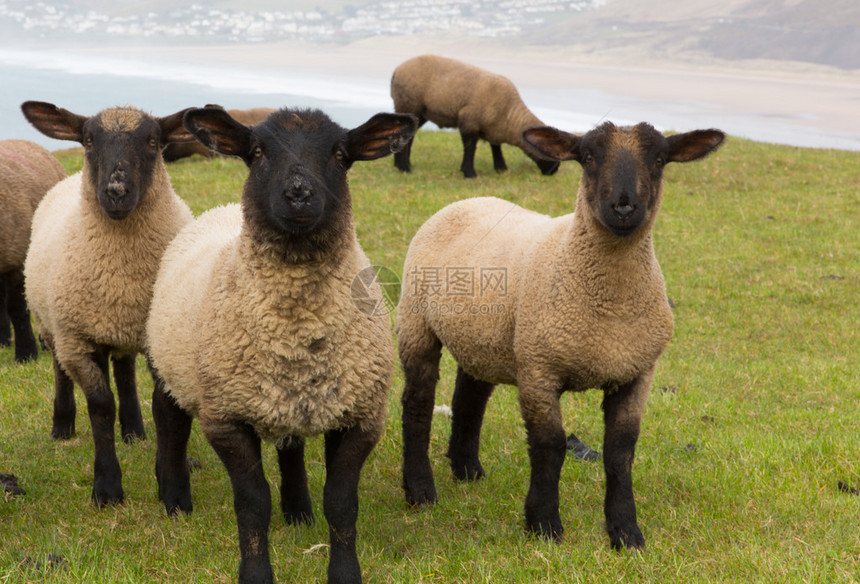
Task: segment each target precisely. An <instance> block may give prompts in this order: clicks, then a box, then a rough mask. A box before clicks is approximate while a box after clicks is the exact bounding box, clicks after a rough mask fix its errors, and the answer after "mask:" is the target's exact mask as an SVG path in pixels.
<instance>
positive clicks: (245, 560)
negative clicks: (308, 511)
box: [201, 420, 273, 584]
mask: <svg viewBox="0 0 860 584" xmlns="http://www.w3.org/2000/svg"><path fill="white" fill-rule="evenodd" d="M201 425H202V427H203V433H204V434H205V435H206V438H207V439H208V440H209V443H210V444H211V445H212V448H214V449H215V452H216V453H218V456H219V458H221V462H223V463H224V466H225V467H226V468H227V474H229V475H230V483H231V484H232V485H233V508H234V509H235V511H236V525H237V527H238V529H239V552H240V554H241V558H242V559H241V561H240V563H239V582H240V584H268V583H270V582H273V576H272V564H271V562H270V561H269V522H270V520H271V517H272V496H271V491H270V490H269V483H268V481H267V480H266V476H265V474H264V473H263V460H262V457H261V455H260V438H259V436H257V433H256V432H255V431H254V429H253V428H252V427H251V426H249V425H247V424H240V423H234V424H230V423H223V424H213V423H206V422H205V421H203V420H201Z"/></svg>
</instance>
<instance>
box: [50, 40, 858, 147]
mask: <svg viewBox="0 0 860 584" xmlns="http://www.w3.org/2000/svg"><path fill="white" fill-rule="evenodd" d="M62 53H63V55H64V57H65V58H67V59H72V60H75V59H77V60H80V61H82V62H87V61H88V60H98V59H105V60H106V59H110V60H112V61H113V65H111V67H112V68H117V66H116V63H117V62H122V63H127V65H123V66H122V67H123V68H125V69H127V70H128V71H129V73H128V74H129V75H139V76H154V77H157V76H158V75H159V74H163V75H165V77H164V78H165V79H168V80H170V81H181V80H187V81H189V82H191V83H195V84H198V85H200V87H201V88H202V90H205V86H206V84H207V83H210V82H211V83H212V86H213V87H216V88H217V89H218V90H220V91H222V92H223V91H232V92H233V93H235V94H248V95H251V96H253V94H261V99H262V98H263V96H265V98H266V99H273V98H276V97H277V96H278V95H281V94H290V95H297V96H300V97H305V98H307V100H308V101H309V105H313V101H314V100H315V99H322V100H323V101H322V102H321V103H323V107H324V108H325V105H326V104H331V103H335V104H337V103H339V102H342V103H340V105H344V106H346V107H352V106H355V107H357V108H360V109H361V110H362V112H364V111H370V110H372V109H376V111H382V110H390V108H391V102H390V97H389V96H388V83H389V79H390V75H391V72H392V71H393V70H394V68H395V67H396V66H397V65H398V64H399V63H401V62H402V61H403V60H405V59H407V58H409V57H412V56H415V55H418V54H423V53H436V54H440V55H444V56H449V57H454V58H459V59H461V60H466V61H468V62H470V63H473V64H475V65H478V66H479V67H483V68H485V69H488V70H491V71H494V72H497V73H500V74H502V75H505V76H507V77H508V78H510V79H511V80H512V81H513V82H514V83H515V85H517V87H518V88H519V90H520V92H521V94H522V95H523V99H524V101H525V102H526V104H527V105H529V107H530V108H532V109H533V111H535V113H536V114H537V115H538V116H539V117H541V119H543V120H544V121H545V123H548V124H551V125H557V126H559V127H562V128H564V129H566V130H570V131H575V132H581V131H586V130H588V129H589V128H590V127H593V126H594V125H595V124H596V123H599V122H600V121H602V120H604V119H610V120H612V121H615V122H616V123H635V122H638V121H649V122H652V123H654V125H655V126H657V127H658V128H660V129H663V130H677V131H686V130H690V129H694V128H697V127H720V128H721V129H724V130H725V131H727V132H728V133H729V134H731V135H736V136H741V137H746V138H751V139H754V140H760V141H765V142H776V143H783V144H790V145H795V146H807V147H823V148H837V149H847V150H858V151H860V117H858V116H857V115H856V107H857V103H860V71H841V70H836V69H833V68H828V67H823V66H816V65H809V64H804V63H792V62H738V63H735V62H726V61H714V60H711V61H708V60H705V59H703V58H698V59H697V58H696V57H695V56H694V55H693V56H691V55H687V56H686V58H685V60H677V61H666V60H664V61H652V60H648V61H643V60H642V59H641V58H640V56H638V55H636V54H635V53H634V52H633V51H631V50H626V51H625V50H616V51H613V52H611V53H603V54H600V55H594V54H589V53H587V52H586V51H584V50H583V49H581V48H577V47H576V46H568V47H533V46H529V47H516V46H505V45H504V44H503V43H501V42H499V41H496V40H488V39H477V38H473V37H466V38H464V37H456V38H455V37H453V36H444V35H432V36H426V37H424V36H421V35H416V36H411V37H375V38H370V39H364V40H361V41H356V42H353V43H350V44H343V45H338V44H312V43H305V42H298V41H282V42H278V43H267V44H262V43H261V44H245V45H226V46H224V45H220V46H219V45H213V46H199V45H198V46H194V45H187V46H111V47H105V46H99V47H93V48H79V47H73V48H67V49H63V50H62ZM114 74H121V73H116V72H114ZM273 96H274V97H273ZM249 99H251V98H249ZM350 104H351V105H350ZM187 105H195V104H193V103H189V104H187ZM201 105H202V104H201ZM225 105H230V106H232V105H233V104H225ZM257 105H268V106H275V107H278V106H281V105H284V103H270V102H267V103H262V102H261V103H259V104H257ZM234 107H237V106H234ZM238 107H250V106H249V105H239V106H238ZM362 115H363V114H362Z"/></svg>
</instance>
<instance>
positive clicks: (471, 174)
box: [460, 130, 478, 178]
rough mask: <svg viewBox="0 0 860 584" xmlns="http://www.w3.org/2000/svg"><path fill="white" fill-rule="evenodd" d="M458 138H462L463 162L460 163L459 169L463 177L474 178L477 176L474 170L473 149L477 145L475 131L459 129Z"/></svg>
mask: <svg viewBox="0 0 860 584" xmlns="http://www.w3.org/2000/svg"><path fill="white" fill-rule="evenodd" d="M460 138H461V139H462V140H463V162H462V163H461V164H460V171H461V172H462V173H463V177H464V178H475V177H476V176H478V173H476V172H475V150H476V149H477V147H478V134H477V132H476V133H472V132H464V131H463V130H460Z"/></svg>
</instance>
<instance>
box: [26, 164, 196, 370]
mask: <svg viewBox="0 0 860 584" xmlns="http://www.w3.org/2000/svg"><path fill="white" fill-rule="evenodd" d="M191 220H192V215H191V211H190V210H189V208H188V206H187V205H186V204H185V203H184V202H183V201H182V200H181V199H180V198H179V197H178V196H177V195H176V193H174V192H173V189H172V187H171V186H170V179H169V178H168V176H167V172H166V171H165V169H164V166H163V163H162V162H161V161H160V160H159V161H158V162H157V163H156V168H155V170H154V172H153V179H152V184H151V185H150V187H149V190H148V191H147V193H146V194H145V196H144V197H143V200H142V202H141V204H140V205H139V207H138V208H137V209H136V210H135V211H134V212H133V213H132V214H131V215H129V216H128V217H127V218H125V219H123V220H121V221H115V220H112V219H109V218H108V217H106V216H105V215H104V213H103V212H102V211H101V209H100V208H99V205H98V202H97V200H96V194H95V192H94V191H93V187H92V182H91V180H90V177H89V175H88V170H87V168H86V167H85V169H84V170H83V171H82V172H79V173H77V174H74V175H72V176H70V177H68V178H66V179H65V180H63V181H62V182H60V183H59V184H57V185H56V186H55V187H54V188H53V189H51V191H50V192H49V193H48V194H47V195H46V197H45V198H44V199H43V200H42V203H41V204H40V205H39V207H38V209H37V210H36V213H35V214H34V217H33V233H32V238H31V243H30V251H29V253H28V255H27V261H26V264H25V268H24V272H25V282H26V294H27V302H28V304H29V305H30V308H31V310H32V312H33V315H34V316H35V318H36V321H37V323H38V325H39V331H40V334H41V335H42V336H43V337H44V338H45V339H46V342H48V343H49V344H53V345H54V346H53V350H54V351H55V356H56V358H57V360H58V361H59V362H60V363H65V362H67V359H71V358H73V356H78V355H82V354H85V353H88V352H90V351H91V350H92V346H93V345H94V344H104V345H109V346H111V347H114V348H115V350H116V351H117V352H118V353H123V352H127V353H134V352H138V351H141V350H142V349H143V348H144V346H145V344H146V343H145V328H146V319H147V315H148V313H149V303H150V300H151V298H152V286H153V283H154V282H155V276H156V274H157V272H158V267H159V261H160V259H161V255H162V253H163V252H164V250H165V248H166V247H167V244H168V243H169V242H170V240H171V239H173V236H174V235H175V234H176V233H177V232H178V231H179V229H180V228H181V227H182V226H183V225H184V224H185V223H188V222H189V221H191ZM74 381H75V382H76V383H79V380H77V379H75V380H74Z"/></svg>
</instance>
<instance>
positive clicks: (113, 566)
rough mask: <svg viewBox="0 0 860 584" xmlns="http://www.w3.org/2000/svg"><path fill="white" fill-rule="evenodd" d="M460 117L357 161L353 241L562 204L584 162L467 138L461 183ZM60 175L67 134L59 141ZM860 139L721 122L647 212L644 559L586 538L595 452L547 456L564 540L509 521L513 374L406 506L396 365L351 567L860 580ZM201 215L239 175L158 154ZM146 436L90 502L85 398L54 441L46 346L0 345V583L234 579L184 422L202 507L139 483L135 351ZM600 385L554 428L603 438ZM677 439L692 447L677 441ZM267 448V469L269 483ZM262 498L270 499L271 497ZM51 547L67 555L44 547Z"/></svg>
mask: <svg viewBox="0 0 860 584" xmlns="http://www.w3.org/2000/svg"><path fill="white" fill-rule="evenodd" d="M460 153H461V151H460V141H459V138H458V137H457V135H456V134H453V133H447V132H422V133H421V134H420V135H419V137H418V139H417V140H416V143H415V147H414V150H413V163H414V172H413V174H411V175H403V174H400V173H399V172H396V171H395V170H394V168H393V166H392V164H391V160H390V159H389V160H381V161H377V162H371V163H359V164H356V166H355V167H354V168H353V170H352V171H351V187H352V194H353V200H354V208H355V215H356V221H357V226H358V230H359V238H360V240H361V242H362V244H363V246H364V248H365V250H366V251H367V253H368V255H369V256H370V257H371V259H372V260H373V262H374V263H376V264H379V265H383V266H386V267H388V268H390V269H392V270H393V271H394V272H396V273H398V274H399V273H400V272H401V266H402V262H403V257H404V254H405V251H406V247H407V245H408V243H409V239H410V237H411V236H412V234H414V232H415V230H416V229H417V228H418V226H419V225H420V224H421V223H422V222H423V221H424V220H426V219H427V218H428V217H429V216H430V215H431V214H432V213H433V212H434V211H436V210H438V209H439V208H441V207H442V206H443V205H445V204H447V203H448V202H451V201H454V200H458V199H462V198H466V197H471V196H478V195H488V194H492V195H496V196H500V197H503V198H506V199H510V200H512V201H516V202H518V203H520V204H523V205H525V206H527V207H530V208H533V209H536V210H540V211H543V212H546V213H550V214H561V213H565V212H568V211H570V210H571V209H572V208H573V204H574V197H575V193H576V188H577V184H578V181H579V174H580V171H579V167H578V165H576V164H574V163H566V164H565V165H563V166H562V169H561V171H560V172H559V173H558V174H557V175H556V176H554V177H549V178H548V177H542V176H541V175H540V174H539V173H538V171H537V169H536V167H535V166H534V165H533V163H532V162H531V161H530V160H528V159H527V158H525V157H524V156H523V155H522V154H521V153H519V152H514V151H513V150H512V149H506V153H507V156H508V159H509V160H508V162H509V166H510V169H511V170H510V171H509V172H508V173H507V174H504V175H496V174H495V173H494V172H493V171H492V164H491V160H490V155H489V149H488V148H486V146H484V147H483V148H481V149H480V150H479V157H478V161H477V166H476V168H477V171H478V174H479V177H478V179H477V180H472V181H467V180H464V179H462V178H461V176H460V174H459V172H457V168H458V167H459V162H460ZM59 156H60V157H61V158H62V159H63V161H64V164H66V166H67V168H69V169H70V170H74V169H76V168H78V167H79V166H80V155H79V153H78V151H65V152H61V153H59ZM858 163H860V155H858V154H857V153H852V152H838V151H826V150H808V149H798V148H789V147H780V146H772V145H764V144H759V143H753V142H749V141H744V140H741V139H730V140H729V141H728V142H727V144H726V145H725V146H724V147H723V148H722V150H720V151H719V152H717V153H716V154H714V155H713V156H711V157H710V158H708V159H706V160H704V161H702V162H698V163H692V164H688V165H671V166H670V167H669V168H668V169H667V171H666V190H665V196H664V202H663V208H662V210H661V214H660V216H659V218H658V222H657V225H656V228H655V242H656V246H657V254H658V257H659V259H660V261H661V264H662V267H663V272H664V274H665V277H666V281H667V286H668V291H669V295H670V297H671V298H672V299H673V301H674V303H675V305H676V309H675V318H676V330H675V336H674V339H673V341H672V343H671V345H670V346H669V348H668V350H667V351H666V353H665V354H664V356H663V357H662V359H661V361H660V364H659V367H658V370H657V376H656V381H655V387H654V391H653V393H652V395H651V398H650V401H649V404H648V409H647V411H646V413H645V418H644V420H643V425H642V435H641V438H640V441H639V445H638V448H637V457H636V462H635V465H634V486H635V491H636V495H637V502H638V509H639V524H640V526H641V527H642V530H643V533H644V534H645V537H646V541H647V545H648V547H647V550H646V551H645V552H644V553H642V554H633V553H621V554H617V553H615V552H612V551H611V550H610V549H609V546H608V539H607V537H606V535H605V533H604V531H603V507H602V506H603V503H602V501H603V491H604V480H603V469H602V467H601V465H600V464H594V463H581V462H576V461H573V460H569V461H568V462H567V463H566V464H565V467H564V469H563V471H562V480H561V493H560V494H561V501H562V505H561V516H562V520H563V522H564V524H565V528H566V532H565V538H564V541H563V543H561V544H560V545H556V544H552V543H547V542H544V541H539V540H535V539H533V538H531V537H528V536H526V535H525V533H524V529H523V519H522V507H523V499H524V496H525V492H526V489H527V483H528V459H527V454H526V446H525V432H524V429H523V424H522V422H521V420H520V416H519V411H518V407H517V401H516V395H515V391H514V390H513V389H511V388H499V389H498V390H497V392H496V394H495V395H494V397H493V399H492V400H491V401H490V404H489V407H488V411H487V416H486V421H485V425H484V431H483V435H482V438H483V440H482V461H483V464H484V467H485V469H486V470H487V473H488V476H487V477H486V478H485V479H484V480H482V481H480V482H478V483H476V484H460V483H457V482H455V481H453V480H452V478H451V474H450V472H449V471H448V468H447V465H446V459H445V457H444V452H445V447H446V443H447V433H448V430H449V428H450V423H449V421H448V420H447V419H444V418H437V419H436V420H434V426H433V433H432V439H431V440H432V442H431V458H432V460H433V463H434V465H435V472H436V481H437V488H438V491H439V497H440V499H439V503H438V504H437V505H436V506H435V507H434V508H432V509H428V510H424V511H421V512H415V511H411V510H409V509H408V508H407V507H406V504H405V501H404V498H403V493H402V491H401V488H400V446H399V445H400V421H399V415H400V407H399V397H400V393H401V390H402V386H403V383H402V377H400V376H399V373H398V377H397V378H396V379H395V382H394V387H393V389H392V392H391V399H390V403H391V417H390V421H389V425H388V430H387V432H386V434H385V435H384V437H383V439H382V441H381V442H380V444H379V445H378V446H377V448H376V450H375V451H374V453H373V454H372V455H371V457H370V458H369V459H368V462H367V464H366V466H365V469H364V472H363V474H362V482H361V487H360V499H361V513H360V516H359V525H358V529H359V550H358V551H359V557H360V560H361V563H362V571H363V574H364V578H365V581H367V582H385V583H389V582H398V583H401V582H402V583H415V582H428V583H429V582H446V583H447V582H452V583H453V582H496V583H498V582H540V583H550V582H551V583H557V582H619V581H644V582H661V583H662V582H716V581H727V582H767V583H771V582H857V581H860V530H858V525H860V497H857V496H852V495H849V494H847V493H844V492H840V491H839V489H838V488H837V483H838V481H845V482H847V483H849V484H851V485H853V486H854V487H860V441H858V437H860V350H858V346H860V317H858V306H860V276H858V267H860V235H858V234H860V219H858V217H860V215H858V213H857V208H858V204H860V173H858V168H860V164H858ZM169 170H170V173H171V176H172V180H173V184H174V186H175V188H176V190H177V192H178V193H179V194H180V195H181V196H183V197H184V198H185V199H186V200H187V201H188V202H189V204H190V205H191V206H192V208H193V210H194V212H195V213H200V212H201V211H203V210H204V209H206V208H209V207H211V206H213V205H216V204H219V203H223V202H228V201H235V200H237V199H238V193H239V191H240V189H241V184H242V182H243V180H244V177H245V174H246V169H245V168H244V166H243V165H242V164H241V163H239V162H237V161H235V160H213V161H208V160H203V159H197V158H195V159H189V160H184V161H180V162H177V163H175V164H173V165H171V166H170V167H169ZM453 376H454V364H453V362H452V361H451V359H450V358H449V357H446V358H445V359H444V361H443V370H442V380H441V382H440V386H439V390H438V392H437V403H443V402H444V403H450V396H451V390H452V383H453ZM139 382H140V388H141V389H140V391H141V399H142V401H143V409H144V418H145V421H146V424H147V431H148V432H149V436H150V439H149V440H147V441H143V442H138V443H136V444H133V445H123V444H120V445H118V454H119V457H120V463H121V465H122V469H123V473H124V476H123V479H124V487H125V492H126V499H127V500H126V502H125V503H124V504H123V505H121V506H119V507H117V508H114V509H107V510H102V511H99V510H97V509H96V508H94V507H93V506H92V504H91V503H90V502H89V493H90V489H91V482H92V460H93V445H92V435H91V432H90V429H89V422H88V419H87V416H86V407H85V405H84V404H83V403H82V402H83V398H82V396H81V394H80V392H78V393H77V396H78V402H79V403H78V407H79V411H78V421H77V427H78V435H77V437H76V438H74V439H73V440H71V441H68V442H55V441H52V440H51V439H50V427H51V407H52V403H51V402H52V373H51V366H50V358H49V356H48V355H47V354H45V353H43V354H42V355H41V356H40V358H39V360H38V362H37V363H35V364H29V365H25V366H20V365H16V364H15V363H14V361H13V354H12V350H11V349H8V348H4V349H2V350H0V412H2V414H0V472H13V473H15V474H16V475H17V476H18V477H19V479H20V482H21V486H22V487H23V488H24V489H25V490H26V494H25V495H23V496H19V497H13V498H7V500H6V501H0V536H2V546H0V583H5V582H10V583H11V582H16V583H17V582H61V583H65V582H124V583H125V582H134V583H140V582H183V583H184V582H201V583H202V582H230V581H233V580H234V579H235V574H236V569H237V566H238V548H237V542H236V528H235V518H234V515H233V511H232V496H231V491H230V486H229V482H228V480H227V475H226V472H225V471H224V469H223V467H222V466H221V464H220V463H219V462H218V460H217V458H216V456H215V455H214V452H213V451H212V450H211V448H210V447H209V446H208V444H207V443H206V441H205V439H203V438H202V435H201V434H200V432H199V428H198V427H197V426H196V425H195V429H194V431H193V433H192V438H191V444H190V452H191V454H192V455H193V456H195V457H197V458H198V459H200V460H201V461H202V463H203V469H202V470H200V471H198V472H196V473H195V474H194V475H192V492H193V495H194V502H195V511H194V514H193V515H192V516H190V517H181V518H179V519H176V520H170V519H168V518H167V517H166V516H165V514H164V511H163V509H162V507H161V505H160V504H159V503H158V501H157V500H156V487H155V479H154V473H153V465H154V451H155V443H154V435H155V431H154V427H153V424H152V416H151V412H150V409H149V408H150V396H151V381H150V380H149V378H148V374H146V373H145V368H144V367H143V366H142V364H141V367H139ZM600 399H601V396H600V394H599V393H598V392H588V393H585V394H576V395H565V396H564V397H563V402H562V403H563V409H564V412H565V416H566V420H565V426H566V428H567V429H568V430H569V431H575V432H576V433H577V434H578V435H579V436H580V437H582V438H583V439H584V440H585V441H586V442H588V443H589V444H591V445H593V446H595V447H598V448H599V447H600V444H601V440H602V438H601V437H602V428H603V424H602V419H601V414H600ZM691 445H692V446H691ZM321 450H322V449H321V440H320V439H314V440H311V441H310V445H309V453H308V466H309V474H310V482H311V493H312V495H313V497H314V502H315V513H316V516H317V522H316V523H315V524H314V525H313V526H311V527H305V528H295V527H289V526H287V525H285V524H284V521H283V519H282V518H280V517H279V516H277V515H275V517H274V518H273V521H272V526H271V549H272V559H273V564H274V569H275V574H276V579H277V580H278V581H279V582H310V581H317V582H319V581H323V580H324V579H325V574H326V566H327V561H328V553H327V549H326V548H325V547H324V546H323V547H320V544H326V543H327V540H328V535H327V529H326V525H325V521H324V520H323V519H322V518H323V515H322V509H321V498H322V481H323V479H324V466H323V463H322V452H321ZM273 452H274V449H273V448H271V447H268V448H266V450H265V461H264V464H265V466H266V469H267V471H268V475H269V479H270V482H271V483H272V490H273V494H274V493H276V492H277V482H278V477H277V473H276V472H275V471H276V464H275V458H274V455H273ZM275 502H276V506H275V508H276V509H277V501H275ZM48 554H56V555H58V556H61V557H62V558H63V559H64V562H63V563H62V564H60V565H59V566H57V565H56V564H49V563H47V561H46V560H47V557H48Z"/></svg>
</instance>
